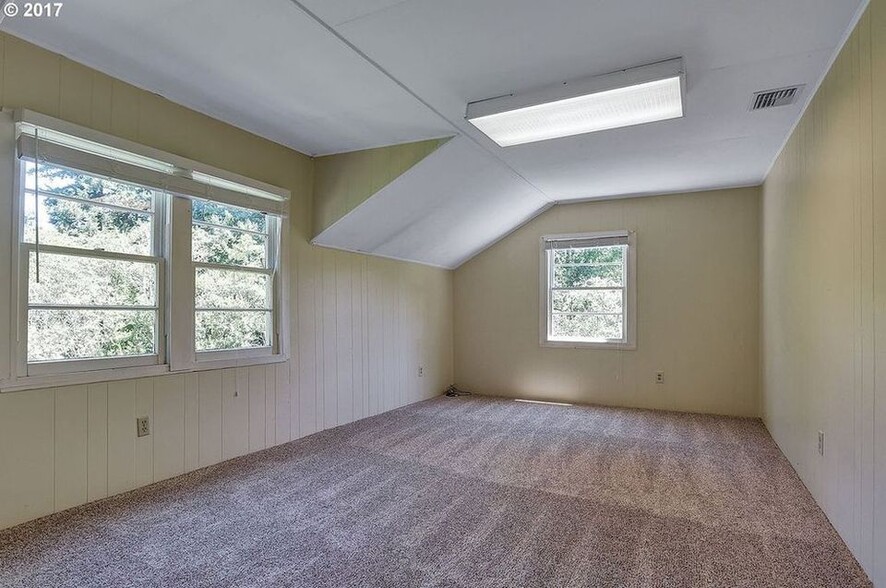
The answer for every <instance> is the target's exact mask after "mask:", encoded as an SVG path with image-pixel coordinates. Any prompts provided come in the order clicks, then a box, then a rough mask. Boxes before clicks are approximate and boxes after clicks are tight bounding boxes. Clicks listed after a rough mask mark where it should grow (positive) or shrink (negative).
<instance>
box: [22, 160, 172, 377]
mask: <svg viewBox="0 0 886 588" xmlns="http://www.w3.org/2000/svg"><path fill="white" fill-rule="evenodd" d="M21 161H22V165H21V166H20V171H21V174H22V176H21V178H20V185H21V186H22V190H21V192H20V196H21V203H20V206H21V210H22V215H21V220H20V222H21V231H20V234H21V235H22V244H21V248H20V251H21V260H20V267H21V271H22V279H21V283H22V287H23V288H26V292H23V298H24V299H25V300H26V306H27V308H26V313H25V316H24V317H22V320H23V321H24V325H23V327H24V328H23V329H22V332H23V334H24V335H25V341H24V342H23V344H24V346H25V347H26V352H25V353H24V354H23V355H24V356H25V357H26V363H27V368H26V371H27V373H28V374H40V373H55V372H59V371H85V370H93V369H101V368H106V367H117V366H126V365H150V364H156V363H159V362H160V361H161V359H160V358H161V357H162V351H161V349H160V347H161V343H162V341H161V337H160V333H162V331H163V329H162V320H163V317H162V313H161V312H160V308H161V307H162V305H161V300H160V298H161V296H162V295H163V292H162V288H161V286H160V280H161V276H162V266H163V257H162V251H161V243H162V238H161V235H160V230H161V229H162V223H158V222H157V221H156V218H157V216H158V210H159V209H160V208H161V207H162V201H163V198H164V195H163V194H162V193H157V192H156V191H154V190H152V189H150V188H145V187H142V186H138V185H135V184H130V183H126V182H120V181H117V180H113V179H110V178H106V177H102V176H99V175H96V174H92V173H86V172H83V171H79V170H76V169H73V168H69V167H64V166H60V165H55V164H50V163H46V162H39V163H38V162H37V161H36V160H34V159H28V158H22V160H21Z"/></svg>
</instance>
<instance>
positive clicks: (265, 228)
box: [191, 200, 279, 353]
mask: <svg viewBox="0 0 886 588" xmlns="http://www.w3.org/2000/svg"><path fill="white" fill-rule="evenodd" d="M191 211H192V213H191V214H192V237H191V249H192V260H193V263H194V319H195V320H194V348H195V350H196V351H197V352H198V353H201V352H219V351H229V352H233V351H243V350H262V349H264V350H267V351H270V350H271V349H272V347H273V341H274V339H273V334H274V275H275V271H274V267H273V260H274V259H275V258H276V242H275V239H274V238H273V237H274V234H273V233H274V231H273V229H274V227H275V226H276V224H277V222H278V221H279V219H278V218H277V217H275V216H272V215H267V214H265V213H262V212H259V211H255V210H249V209H245V208H238V207H234V206H228V205H223V204H219V203H214V202H206V201H203V200H194V201H193V202H192V204H191Z"/></svg>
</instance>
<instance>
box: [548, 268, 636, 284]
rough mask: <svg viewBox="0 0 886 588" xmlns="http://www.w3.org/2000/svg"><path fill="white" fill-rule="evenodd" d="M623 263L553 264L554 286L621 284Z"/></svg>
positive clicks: (622, 281)
mask: <svg viewBox="0 0 886 588" xmlns="http://www.w3.org/2000/svg"><path fill="white" fill-rule="evenodd" d="M623 283H624V265H623V264H622V263H621V262H617V263H614V264H601V265H556V266H554V287H555V288H589V287H597V288H599V287H605V286H622V285H623Z"/></svg>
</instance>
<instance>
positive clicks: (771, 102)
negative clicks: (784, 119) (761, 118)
mask: <svg viewBox="0 0 886 588" xmlns="http://www.w3.org/2000/svg"><path fill="white" fill-rule="evenodd" d="M802 89H803V86H791V87H790V88H779V89H777V90H764V91H762V92H754V99H753V100H752V101H751V110H763V109H764V108H775V107H776V106H787V105H788V104H793V103H794V102H796V101H797V97H798V96H799V95H800V90H802Z"/></svg>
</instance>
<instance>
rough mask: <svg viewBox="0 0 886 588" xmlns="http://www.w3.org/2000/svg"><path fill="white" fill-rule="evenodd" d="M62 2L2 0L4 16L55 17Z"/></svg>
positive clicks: (58, 13) (58, 14) (59, 12)
mask: <svg viewBox="0 0 886 588" xmlns="http://www.w3.org/2000/svg"><path fill="white" fill-rule="evenodd" d="M62 6H64V2H3V11H2V12H3V14H2V17H4V18H16V17H18V18H57V17H58V16H60V15H61V12H62Z"/></svg>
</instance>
